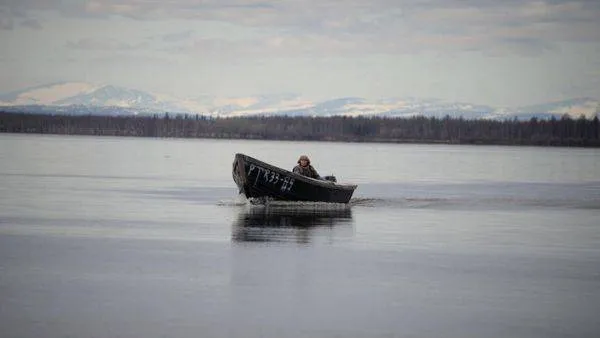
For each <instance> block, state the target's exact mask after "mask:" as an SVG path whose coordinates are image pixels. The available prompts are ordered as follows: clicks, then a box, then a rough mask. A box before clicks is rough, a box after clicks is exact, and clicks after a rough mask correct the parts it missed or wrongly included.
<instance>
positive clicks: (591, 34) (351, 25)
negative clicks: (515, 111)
mask: <svg viewBox="0 0 600 338" xmlns="http://www.w3.org/2000/svg"><path fill="white" fill-rule="evenodd" d="M6 1H8V4H9V5H8V6H9V7H11V6H12V7H14V8H18V9H19V10H23V9H43V10H50V9H52V8H56V10H58V11H59V12H61V13H63V14H64V15H69V16H83V17H93V18H106V17H109V16H112V15H118V16H122V17H129V18H132V19H136V20H154V19H165V18H168V19H184V20H207V21H221V22H227V23H230V24H232V25H236V26H248V27H259V28H268V32H272V36H267V37H266V38H265V42H261V43H264V44H265V46H266V47H265V48H266V49H267V50H273V51H274V52H278V53H279V52H280V53H289V52H287V51H285V48H282V47H281V45H276V44H273V43H272V42H273V41H275V39H277V38H280V39H282V40H281V41H282V43H283V44H285V45H286V48H290V49H291V50H297V52H299V53H302V52H309V53H316V51H315V49H317V48H324V49H325V50H326V51H328V52H331V53H333V52H334V50H335V48H338V53H347V52H356V53H360V52H361V50H364V49H365V48H370V49H371V51H372V52H384V53H406V52H407V51H409V50H428V49H438V50H455V51H461V50H489V49H490V48H492V49H499V50H511V51H513V52H516V53H518V52H519V51H520V50H521V51H522V53H524V54H531V53H532V50H537V51H539V52H545V51H549V50H553V48H555V45H556V44H558V43H559V42H561V41H578V42H592V43H600V33H598V32H600V20H598V17H600V1H597V0H579V1H575V0H560V1H559V0H546V1H534V0H530V1H523V0H505V1H497V0H419V1H411V2H407V3H403V2H398V1H396V0H372V1H369V2H365V1H362V0H345V1H338V0H319V1H317V0H287V1H275V0H205V1H196V0H172V1H158V0H135V1H134V0H126V1H116V0H90V1H87V2H74V1H73V2H65V1H62V0H43V1H42V0H6ZM12 7H11V8H12ZM192 37H193V34H192V32H190V31H183V32H181V33H177V34H169V35H165V36H163V37H162V41H163V42H169V43H178V42H186V41H188V40H189V39H191V38H192ZM269 39H271V40H269ZM269 41H270V42H269ZM519 41H527V43H525V42H519ZM244 43H248V44H252V46H246V45H244ZM261 43H259V44H258V45H259V46H260V45H261ZM110 45H111V46H113V45H114V44H110ZM256 45H257V44H256V41H246V42H238V43H230V44H229V43H226V42H223V43H222V45H221V47H220V48H225V47H227V48H231V49H244V50H250V51H252V52H253V48H255V46H256ZM77 46H78V45H77V44H73V45H72V47H75V48H90V47H91V46H88V45H87V44H85V43H84V44H83V46H80V47H77ZM532 46H537V47H535V48H533V47H532ZM117 47H118V48H124V47H125V46H120V47H119V46H118V44H117ZM113 48H115V47H114V46H113ZM180 48H184V49H186V48H187V49H194V48H193V47H190V45H189V44H187V45H186V44H183V45H180ZM207 48H208V49H209V50H210V49H211V48H216V47H210V46H207Z"/></svg>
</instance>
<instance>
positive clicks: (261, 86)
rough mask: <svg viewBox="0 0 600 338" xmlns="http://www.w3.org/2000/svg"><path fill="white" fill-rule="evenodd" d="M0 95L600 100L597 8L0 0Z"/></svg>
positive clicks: (591, 3) (439, 0) (436, 2)
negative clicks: (111, 91) (34, 90)
mask: <svg viewBox="0 0 600 338" xmlns="http://www.w3.org/2000/svg"><path fill="white" fill-rule="evenodd" d="M0 43H1V47H0V72H1V73H0V81H1V83H0V92H8V91H12V90H17V89H22V88H25V87H31V86H36V85H43V84H46V83H50V82H57V81H86V82H91V83H99V84H113V85H118V86H125V87H131V88H136V89H141V90H147V91H153V92H161V93H166V94H173V95H178V96H183V97H194V96H199V95H218V96H244V95H255V94H272V93H282V92H285V93H297V94H300V95H302V96H303V97H305V98H309V99H314V100H320V99H327V98H335V97H342V96H359V97H364V98H368V99H378V98H385V97H416V98H440V99H444V100H449V101H463V102H471V103H478V104H490V105H496V106H498V105H499V106H517V105H526V104H535V103H542V102H546V101H552V100H562V99H566V98H574V97H584V96H588V97H592V98H596V99H598V98H600V1H598V0H587V1H559V0H554V1H527V0H520V1H516V0H502V1H499V0H461V1H459V0H422V1H399V0H366V1H359V0H346V1H333V0H302V1H301V0H283V1H273V0H204V1H203V0H197V1H193V0H124V1H116V0H114V1H113V0H90V1H86V0H0Z"/></svg>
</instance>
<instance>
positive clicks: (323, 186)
mask: <svg viewBox="0 0 600 338" xmlns="http://www.w3.org/2000/svg"><path fill="white" fill-rule="evenodd" d="M232 175H233V180H234V182H235V183H236V185H237V186H238V188H239V191H240V193H242V194H244V195H245V196H246V197H247V198H263V197H265V198H271V199H273V200H280V201H311V202H330V203H348V202H349V201H350V198H352V194H353V193H354V190H355V189H356V185H353V184H337V183H333V182H330V181H324V180H316V179H312V178H309V177H306V176H302V175H300V174H296V173H293V172H291V171H288V170H285V169H281V168H279V167H276V166H273V165H270V164H268V163H265V162H262V161H259V160H257V159H255V158H252V157H250V156H247V155H244V154H236V155H235V159H234V161H233V170H232Z"/></svg>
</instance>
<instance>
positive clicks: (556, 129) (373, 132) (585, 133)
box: [0, 112, 600, 147]
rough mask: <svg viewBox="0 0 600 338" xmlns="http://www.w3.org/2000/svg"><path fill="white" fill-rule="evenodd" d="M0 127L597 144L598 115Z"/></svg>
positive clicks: (197, 118)
mask: <svg viewBox="0 0 600 338" xmlns="http://www.w3.org/2000/svg"><path fill="white" fill-rule="evenodd" d="M0 132H9V133H37V134H66V135H110V136H144V137H181V138H224V139H259V140H312V141H346V142H397V143H450V144H498V145H541V146H580V147H598V146H600V140H599V137H598V134H599V123H598V117H595V118H594V119H593V120H589V119H586V118H584V117H581V118H578V119H572V118H570V117H568V116H563V117H562V118H560V119H555V118H552V119H549V120H545V119H536V118H532V119H530V120H528V121H519V120H516V119H512V120H504V121H499V120H487V119H468V120H467V119H463V118H452V117H449V116H446V117H445V118H436V117H423V116H416V117H410V118H386V117H344V116H333V117H289V116H260V117H259V116H256V117H231V118H212V117H208V116H203V115H170V114H164V115H154V116H97V115H85V116H75V115H46V114H27V113H7V112H0Z"/></svg>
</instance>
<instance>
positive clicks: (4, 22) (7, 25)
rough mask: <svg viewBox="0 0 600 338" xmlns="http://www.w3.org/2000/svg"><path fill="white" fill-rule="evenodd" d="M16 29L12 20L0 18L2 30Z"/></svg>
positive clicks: (0, 28)
mask: <svg viewBox="0 0 600 338" xmlns="http://www.w3.org/2000/svg"><path fill="white" fill-rule="evenodd" d="M14 28H15V23H14V20H13V19H12V18H10V17H2V16H0V30H12V29H14Z"/></svg>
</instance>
